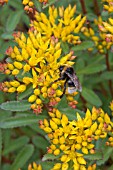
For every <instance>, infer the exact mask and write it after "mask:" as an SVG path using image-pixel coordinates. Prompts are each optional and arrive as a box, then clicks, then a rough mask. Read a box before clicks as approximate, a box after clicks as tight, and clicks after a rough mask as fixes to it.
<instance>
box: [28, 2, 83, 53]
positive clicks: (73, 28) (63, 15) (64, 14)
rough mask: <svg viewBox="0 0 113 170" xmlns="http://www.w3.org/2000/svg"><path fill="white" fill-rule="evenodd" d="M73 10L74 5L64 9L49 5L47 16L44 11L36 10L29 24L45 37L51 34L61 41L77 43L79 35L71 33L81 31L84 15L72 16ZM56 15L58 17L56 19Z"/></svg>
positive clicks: (74, 9) (74, 10) (74, 8)
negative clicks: (33, 18) (33, 19)
mask: <svg viewBox="0 0 113 170" xmlns="http://www.w3.org/2000/svg"><path fill="white" fill-rule="evenodd" d="M75 12H76V5H75V6H74V7H71V5H69V6H68V7H67V8H66V9H65V10H64V8H63V7H59V9H58V8H55V7H53V6H52V7H49V17H48V18H47V16H46V15H45V14H44V13H39V12H37V13H36V15H35V18H36V20H35V21H33V22H32V24H31V26H33V27H34V28H35V29H36V30H37V31H39V32H41V33H42V34H44V35H46V37H47V38H50V37H51V36H53V37H54V38H58V39H62V41H67V42H69V43H72V44H79V43H80V38H79V36H76V35H73V33H75V32H76V33H79V32H80V31H81V28H82V27H83V24H84V23H85V21H86V17H83V18H82V19H81V14H80V15H78V16H77V17H76V18H74V14H75ZM58 16H59V19H57V18H58ZM56 23H57V24H56ZM59 52H60V51H59Z"/></svg>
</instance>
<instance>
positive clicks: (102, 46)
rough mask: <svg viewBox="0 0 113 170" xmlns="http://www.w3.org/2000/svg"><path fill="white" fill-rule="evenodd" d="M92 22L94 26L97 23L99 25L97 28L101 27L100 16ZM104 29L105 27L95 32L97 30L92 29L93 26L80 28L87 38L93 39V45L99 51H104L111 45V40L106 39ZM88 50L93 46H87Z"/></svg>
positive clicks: (112, 43)
mask: <svg viewBox="0 0 113 170" xmlns="http://www.w3.org/2000/svg"><path fill="white" fill-rule="evenodd" d="M94 23H95V25H96V26H97V25H98V26H99V29H102V26H101V25H102V18H101V17H99V18H98V20H95V21H94ZM97 29H98V28H97ZM104 31H105V28H104V30H103V31H102V32H101V31H100V32H99V33H98V34H97V31H94V29H93V28H86V27H84V28H82V32H83V34H84V35H85V36H86V37H88V38H89V39H91V40H92V41H94V43H95V46H96V48H97V50H98V51H99V52H100V53H106V50H108V49H110V48H111V46H112V45H113V42H111V41H107V40H108V39H107V37H106V33H105V32H104ZM88 50H89V51H92V50H93V48H89V49H88Z"/></svg>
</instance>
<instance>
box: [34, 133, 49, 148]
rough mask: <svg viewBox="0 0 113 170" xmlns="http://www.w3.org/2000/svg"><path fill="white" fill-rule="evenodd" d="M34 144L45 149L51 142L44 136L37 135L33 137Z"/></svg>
mask: <svg viewBox="0 0 113 170" xmlns="http://www.w3.org/2000/svg"><path fill="white" fill-rule="evenodd" d="M32 141H33V144H34V145H35V146H36V147H37V148H38V149H42V150H44V151H46V150H47V147H48V146H49V142H48V141H47V140H46V139H44V137H41V136H35V137H34V138H33V139H32Z"/></svg>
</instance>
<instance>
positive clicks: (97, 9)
mask: <svg viewBox="0 0 113 170" xmlns="http://www.w3.org/2000/svg"><path fill="white" fill-rule="evenodd" d="M93 4H94V11H95V14H96V15H97V16H99V15H100V10H99V6H98V2H97V0H93Z"/></svg>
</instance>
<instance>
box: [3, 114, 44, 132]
mask: <svg viewBox="0 0 113 170" xmlns="http://www.w3.org/2000/svg"><path fill="white" fill-rule="evenodd" d="M44 118H47V116H42V115H41V116H35V115H29V116H27V117H26V116H19V117H18V116H15V117H11V118H8V119H7V120H5V121H2V122H0V128H3V129H6V128H14V127H21V126H28V125H31V124H35V123H37V122H38V121H39V120H41V119H44Z"/></svg>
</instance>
